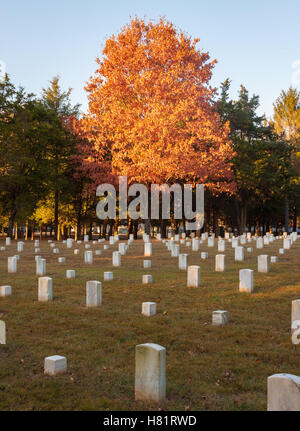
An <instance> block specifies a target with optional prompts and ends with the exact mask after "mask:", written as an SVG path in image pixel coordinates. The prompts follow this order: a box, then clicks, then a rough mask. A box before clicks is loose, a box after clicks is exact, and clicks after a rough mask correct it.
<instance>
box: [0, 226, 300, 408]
mask: <svg viewBox="0 0 300 431" xmlns="http://www.w3.org/2000/svg"><path fill="white" fill-rule="evenodd" d="M182 236H185V235H182ZM265 237H268V239H271V240H270V241H269V242H268V243H267V244H266V243H264V244H263V248H262V249H260V248H259V249H257V248H256V247H255V242H257V241H258V240H259V237H255V236H252V237H251V238H249V239H248V240H249V241H250V243H251V245H254V247H253V252H251V253H248V252H245V255H244V260H236V247H239V248H240V247H241V246H238V245H236V244H235V245H236V247H232V245H231V242H232V241H233V240H236V243H241V242H243V241H241V239H243V236H240V237H237V238H228V239H224V238H222V239H221V238H219V239H218V238H215V237H214V235H209V236H205V235H204V236H203V238H205V239H204V240H201V244H200V240H199V244H198V246H197V247H191V246H187V243H188V242H190V239H189V238H188V237H186V238H179V235H176V239H175V237H172V238H168V239H166V240H162V239H161V238H160V236H158V237H157V236H155V237H152V238H150V237H149V236H148V235H144V236H143V237H139V238H138V239H135V240H134V239H133V238H130V240H127V239H126V237H125V236H124V237H122V236H118V237H115V238H112V237H111V238H107V239H106V240H105V239H103V238H102V239H98V238H96V237H94V238H93V240H87V241H86V242H85V243H81V242H79V243H76V242H75V241H68V240H67V241H60V242H59V241H51V242H48V241H45V240H44V241H40V242H39V255H37V254H36V251H35V244H34V242H33V241H23V245H22V247H20V245H19V242H18V241H15V240H11V241H10V240H9V241H7V240H6V241H5V239H2V240H0V242H1V245H3V247H5V250H2V251H1V254H0V274H1V284H2V285H1V287H0V321H1V323H0V387H1V393H2V394H3V395H4V396H1V397H0V409H1V410H10V409H12V408H13V409H16V410H31V409H34V410H56V409H62V410H70V409H71V410H74V409H75V410H90V409H93V410H105V409H109V410H123V409H126V410H147V409H156V408H157V406H159V407H160V408H163V409H166V410H266V409H267V408H268V409H269V410H278V409H279V410H280V409H287V410H289V409H299V406H300V400H299V395H298V389H296V388H298V387H299V385H300V377H298V375H299V364H298V362H299V361H298V356H299V355H298V353H299V352H298V351H297V350H298V349H299V346H298V345H297V344H293V343H292V341H291V335H292V332H295V331H297V329H298V326H299V327H300V324H299V325H298V326H297V324H296V327H294V328H293V327H292V326H291V321H292V322H297V321H298V320H299V319H300V314H299V312H298V310H299V301H300V298H299V291H300V290H299V288H300V284H299V283H300V281H299V280H300V278H299V272H300V269H299V262H300V240H299V238H298V235H297V234H295V233H292V234H290V235H289V236H288V238H287V236H286V235H285V236H274V235H273V234H267V235H266V236H265ZM212 238H213V239H214V241H213V240H212ZM191 239H192V243H193V244H195V240H196V238H191ZM287 239H289V244H288V248H285V253H284V254H283V255H281V254H279V249H280V248H282V246H283V247H284V244H287ZM107 243H110V246H109V249H106V250H105V247H104V246H105V245H106V244H107ZM212 243H214V245H213V246H212ZM218 243H221V247H222V249H223V248H224V244H225V250H226V251H224V254H222V255H220V254H219V251H218V250H219V248H218ZM53 244H54V246H55V247H53ZM86 245H89V246H90V247H89V248H88V251H85V250H86ZM126 245H127V247H126ZM174 246H177V247H178V250H179V254H178V256H176V257H174V256H173V254H172V250H173V247H174ZM21 248H22V250H21ZM53 248H58V249H59V253H58V256H60V255H63V256H64V257H65V260H64V261H62V262H61V263H60V262H59V260H58V258H57V256H56V255H54V254H53V252H52V249H53ZM193 248H196V250H193ZM119 249H122V250H123V251H124V252H123V253H122V260H121V254H120V252H119V251H118V250H119ZM74 250H79V252H78V253H77V254H74ZM97 250H101V254H96V251H97ZM15 253H18V256H19V258H16V256H15ZM86 253H88V256H92V257H91V258H88V259H86V256H87V254H86ZM201 253H207V258H206V259H204V260H203V259H201ZM261 253H264V254H261ZM145 256H147V260H145V259H144V258H145ZM270 256H273V257H274V256H276V257H277V260H276V261H274V260H273V261H270ZM225 257H226V266H225ZM145 262H146V263H147V264H146V266H145ZM149 262H150V263H151V265H149ZM273 262H274V263H273ZM75 271H76V277H75ZM145 283H146V284H145ZM291 319H292V320H291ZM299 323H300V322H299ZM179 369H180V372H178V370H179ZM277 376H278V377H277ZM278 393H283V394H284V405H283V404H282V402H283V401H282V399H281V398H280V397H278V396H277V395H276V394H278Z"/></svg>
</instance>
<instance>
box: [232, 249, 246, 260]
mask: <svg viewBox="0 0 300 431" xmlns="http://www.w3.org/2000/svg"><path fill="white" fill-rule="evenodd" d="M234 260H235V261H238V262H241V261H243V260H244V247H241V246H236V247H235V249H234Z"/></svg>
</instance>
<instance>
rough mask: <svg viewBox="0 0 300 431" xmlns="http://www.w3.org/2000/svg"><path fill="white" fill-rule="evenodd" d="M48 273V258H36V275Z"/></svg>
mask: <svg viewBox="0 0 300 431" xmlns="http://www.w3.org/2000/svg"><path fill="white" fill-rule="evenodd" d="M45 274H46V259H42V258H39V259H36V275H40V276H42V275H45Z"/></svg>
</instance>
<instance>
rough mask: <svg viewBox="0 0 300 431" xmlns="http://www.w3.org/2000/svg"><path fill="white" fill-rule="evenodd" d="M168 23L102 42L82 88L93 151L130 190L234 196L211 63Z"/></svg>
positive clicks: (140, 26)
mask: <svg viewBox="0 0 300 431" xmlns="http://www.w3.org/2000/svg"><path fill="white" fill-rule="evenodd" d="M198 42H199V39H194V40H192V39H191V38H190V37H189V36H187V35H186V34H184V33H183V32H182V31H177V30H176V28H175V27H174V26H173V24H171V23H170V22H168V21H166V20H164V19H160V20H159V22H157V23H153V22H149V23H146V22H145V21H144V20H142V19H138V18H135V19H133V20H132V21H131V22H130V23H129V24H128V25H126V26H125V27H124V28H123V29H122V30H121V32H120V33H119V34H118V35H117V36H112V37H110V38H108V39H107V40H106V44H105V47H104V49H103V52H102V57H101V58H97V60H96V61H97V63H98V65H99V67H98V69H97V70H96V71H95V74H94V75H93V76H92V77H91V78H90V80H89V82H88V83H87V85H86V88H85V89H86V91H87V92H88V99H89V113H88V115H87V118H86V124H87V125H88V128H89V130H92V131H93V133H94V140H95V141H94V145H95V146H96V147H98V148H101V147H103V146H104V147H107V146H109V147H110V154H111V164H112V170H113V172H114V173H115V174H117V175H127V176H128V178H129V182H139V183H145V184H150V183H159V184H161V183H169V184H170V183H172V182H175V181H176V182H193V183H195V182H197V183H202V184H205V185H206V187H208V188H209V189H211V190H212V191H213V192H224V191H229V192H230V191H233V190H234V179H233V173H232V170H231V163H230V161H231V159H232V157H233V155H234V154H233V149H232V145H231V142H230V140H229V138H228V134H229V126H228V124H225V125H223V124H222V123H221V121H220V118H219V115H218V113H217V112H216V110H215V108H214V103H213V97H214V95H215V91H216V90H215V89H213V88H212V87H211V86H210V85H209V81H210V79H211V75H212V69H213V67H214V64H215V61H211V62H209V54H208V53H207V52H202V51H200V50H199V49H198V48H197V43H198Z"/></svg>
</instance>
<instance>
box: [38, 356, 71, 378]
mask: <svg viewBox="0 0 300 431" xmlns="http://www.w3.org/2000/svg"><path fill="white" fill-rule="evenodd" d="M66 371H67V359H66V358H65V357H64V356H59V355H54V356H48V357H47V358H45V361H44V373H45V374H47V375H48V376H56V375H57V374H62V373H64V372H66Z"/></svg>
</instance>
